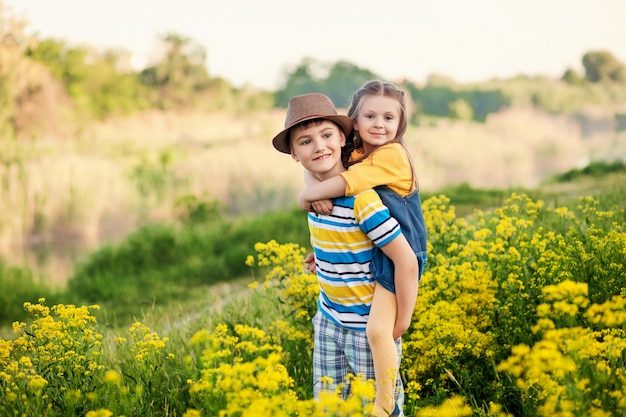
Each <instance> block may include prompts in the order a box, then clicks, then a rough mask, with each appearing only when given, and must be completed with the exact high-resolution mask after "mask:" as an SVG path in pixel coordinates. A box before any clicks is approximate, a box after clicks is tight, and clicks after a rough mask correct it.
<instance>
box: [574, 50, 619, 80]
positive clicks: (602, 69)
mask: <svg viewBox="0 0 626 417" xmlns="http://www.w3.org/2000/svg"><path fill="white" fill-rule="evenodd" d="M582 63H583V67H585V78H586V79H587V80H588V81H591V82H592V83H597V82H605V81H616V82H626V67H625V66H624V64H622V63H621V62H619V61H618V60H617V58H615V56H614V55H613V54H612V53H610V52H608V51H590V52H587V53H586V54H585V55H583V59H582Z"/></svg>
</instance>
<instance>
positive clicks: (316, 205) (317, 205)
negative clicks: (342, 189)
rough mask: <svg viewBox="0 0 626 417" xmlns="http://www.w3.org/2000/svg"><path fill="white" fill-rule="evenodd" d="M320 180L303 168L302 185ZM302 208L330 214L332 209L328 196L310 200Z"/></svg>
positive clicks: (317, 182)
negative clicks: (306, 205)
mask: <svg viewBox="0 0 626 417" xmlns="http://www.w3.org/2000/svg"><path fill="white" fill-rule="evenodd" d="M319 183H320V180H319V179H317V177H315V175H313V174H311V172H310V171H309V170H307V169H305V170H304V185H305V187H306V186H309V185H314V184H319ZM302 209H303V210H306V211H314V212H315V213H318V214H330V213H331V212H332V211H333V202H332V200H331V199H330V198H326V199H324V200H319V201H312V202H311V204H310V205H309V206H308V207H302Z"/></svg>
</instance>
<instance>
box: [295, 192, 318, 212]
mask: <svg viewBox="0 0 626 417" xmlns="http://www.w3.org/2000/svg"><path fill="white" fill-rule="evenodd" d="M303 194H304V192H301V193H300V194H299V195H298V206H299V207H300V208H301V209H302V210H304V211H315V210H313V205H312V204H311V202H310V201H309V200H307V199H306V198H304V195H303Z"/></svg>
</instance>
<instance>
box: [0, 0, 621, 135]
mask: <svg viewBox="0 0 626 417" xmlns="http://www.w3.org/2000/svg"><path fill="white" fill-rule="evenodd" d="M26 27H27V23H26V22H24V21H22V20H19V19H16V18H15V17H14V16H12V15H11V14H10V10H9V9H8V8H7V7H5V6H3V4H2V3H1V2H0V52H1V53H0V135H1V136H5V137H6V136H15V135H19V133H20V132H22V131H24V130H26V131H27V132H28V133H29V134H30V135H36V134H41V133H43V132H44V131H45V130H46V129H48V128H50V126H53V125H54V123H55V122H56V123H57V124H60V123H61V124H62V123H64V122H76V121H89V120H102V119H106V118H107V117H110V116H113V115H127V114H131V113H134V112H138V111H142V110H146V109H158V110H163V111H173V110H174V111H180V110H190V109H193V110H200V111H207V112H210V111H216V110H220V111H234V112H239V113H245V112H250V111H262V110H267V109H270V108H273V107H282V108H284V107H286V106H287V103H288V100H289V98H290V97H292V96H294V95H298V94H304V93H307V92H313V91H315V92H321V93H325V94H327V95H328V96H329V97H330V98H331V99H332V100H333V101H334V102H335V103H336V105H337V106H338V107H347V106H348V105H349V100H350V98H351V96H352V93H353V92H354V91H355V90H356V89H357V88H358V87H360V86H361V85H362V84H363V83H364V82H365V81H367V80H369V79H373V78H381V77H380V76H379V75H378V74H376V73H374V72H372V71H370V70H368V69H366V68H362V67H359V66H357V65H355V64H353V63H350V62H347V61H338V62H334V63H322V62H319V61H316V60H314V59H312V58H304V59H303V60H302V61H301V62H299V63H297V64H296V65H295V66H293V67H292V68H287V69H285V70H284V73H283V74H282V79H283V81H282V83H281V85H280V86H279V88H278V89H277V90H276V91H263V90H259V89H255V88H252V87H251V86H244V87H240V88H237V87H234V86H232V85H231V84H230V83H229V82H228V81H226V80H224V79H222V78H218V77H211V75H210V71H209V70H210V69H209V68H207V66H206V55H207V52H206V49H205V48H204V47H203V46H202V45H200V44H198V43H197V42H195V41H194V40H193V39H190V38H188V37H185V36H182V35H180V34H176V33H168V34H165V35H162V36H160V37H159V38H158V39H157V41H158V43H159V45H160V46H161V49H162V51H163V53H162V54H161V57H160V58H159V59H157V60H156V61H154V62H152V63H150V64H149V65H148V66H146V67H144V68H141V69H136V68H134V67H133V66H132V55H131V54H130V53H129V52H128V51H123V50H105V51H99V50H94V49H93V48H89V47H86V46H75V45H70V44H68V43H66V42H64V41H62V40H58V39H39V38H38V37H37V36H32V35H27V33H26V30H25V28H26ZM582 65H583V68H584V74H578V73H577V72H576V71H575V70H573V69H567V70H566V71H565V72H564V74H563V76H562V77H561V79H560V80H546V79H545V77H533V78H529V77H525V76H519V77H516V78H514V79H511V80H505V81H506V82H503V80H490V81H486V82H483V83H478V84H473V85H459V84H457V83H455V82H454V80H452V79H450V78H448V77H445V76H441V75H437V74H432V75H431V76H430V77H429V78H428V80H427V82H426V83H425V84H423V85H418V84H416V83H414V82H412V81H410V80H393V81H395V82H396V83H398V84H400V85H401V86H402V87H403V88H404V89H405V90H406V91H407V92H408V93H409V95H410V101H411V103H412V109H413V115H412V122H414V123H416V122H417V120H418V119H419V117H420V116H433V117H451V118H458V119H466V120H474V121H478V122H481V121H484V120H485V119H486V117H487V116H488V115H489V114H490V113H493V112H496V111H498V110H500V109H502V108H505V107H508V106H511V105H516V104H527V103H529V104H530V105H532V106H535V107H540V108H543V109H545V110H547V111H551V112H567V111H572V110H573V109H572V106H576V103H577V102H579V101H584V100H586V98H585V97H582V95H584V93H585V91H586V90H584V89H588V88H589V86H590V85H597V86H601V87H594V88H595V90H599V91H601V92H600V93H598V92H597V91H596V92H595V93H594V94H592V95H591V96H592V99H593V100H596V101H601V102H602V101H611V100H613V101H620V100H622V101H623V100H624V98H625V97H626V87H625V85H626V66H625V65H624V64H623V63H621V62H619V60H617V58H615V56H614V55H613V54H611V53H610V52H608V51H590V52H588V53H586V54H585V55H584V56H583V57H582ZM547 83H549V84H550V87H549V88H548V89H547V90H546V84H547ZM555 83H561V87H557V86H556V84H555ZM521 84H523V85H524V87H523V88H519V85H521ZM516 85H517V86H516ZM563 86H565V89H564V87H563ZM616 86H619V87H618V88H617V90H616V88H615V87H616ZM568 88H569V89H568ZM572 88H577V89H578V90H572ZM581 89H583V90H581ZM520 90H521V91H520ZM563 91H566V93H564V92H563ZM573 91H578V92H577V93H573ZM573 96H576V97H578V98H575V99H573V98H572V97H573ZM579 96H580V97H579ZM46 118H48V119H52V120H47V121H46ZM29 129H30V130H29ZM33 129H35V130H33ZM37 129H38V130H37Z"/></svg>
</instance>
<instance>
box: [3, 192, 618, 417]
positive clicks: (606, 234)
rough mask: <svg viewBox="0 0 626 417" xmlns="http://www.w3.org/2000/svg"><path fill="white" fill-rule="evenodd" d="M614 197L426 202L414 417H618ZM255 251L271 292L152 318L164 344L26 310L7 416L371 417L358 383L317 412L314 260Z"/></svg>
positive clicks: (83, 317) (300, 252)
mask: <svg viewBox="0 0 626 417" xmlns="http://www.w3.org/2000/svg"><path fill="white" fill-rule="evenodd" d="M617 192H618V193H619V195H620V196H621V197H622V198H621V199H620V198H618V199H611V200H607V199H604V198H603V195H598V196H596V197H581V198H578V199H575V201H571V202H570V204H568V206H567V207H565V206H563V207H557V208H550V207H547V206H546V204H544V203H543V202H542V201H541V200H533V199H530V198H529V197H527V196H525V195H522V194H515V193H514V194H512V195H511V196H510V198H509V199H508V200H507V201H506V202H504V204H502V205H501V206H499V207H497V208H496V209H495V210H492V211H489V212H479V213H476V214H475V215H474V216H470V217H466V218H458V217H456V215H455V209H454V207H453V206H451V205H450V202H449V200H448V199H447V198H446V197H445V196H443V195H440V196H433V197H430V198H428V199H427V200H425V201H424V208H425V210H424V213H425V219H426V223H427V227H428V231H429V264H428V266H427V269H426V270H425V273H424V275H423V277H422V281H421V283H420V295H419V297H418V301H417V305H416V309H415V312H414V316H413V324H412V326H411V328H410V329H409V330H408V332H407V333H406V334H405V335H404V337H403V361H402V367H401V373H402V376H403V379H404V381H405V392H406V402H405V406H404V412H405V414H406V415H407V416H416V417H420V416H421V417H425V416H433V415H441V416H447V415H454V416H465V417H469V416H472V415H473V416H493V417H504V416H509V415H515V416H520V417H552V416H573V417H585V416H591V415H598V416H609V415H616V416H620V415H624V413H625V412H626V406H625V403H624V398H625V393H624V389H623V388H624V386H626V378H625V376H624V373H623V372H621V370H623V369H624V367H625V366H626V364H625V358H626V355H625V353H626V335H625V334H624V326H626V315H625V314H624V311H626V299H625V297H624V295H625V294H626V269H625V265H626V252H624V245H625V244H626V241H625V238H626V235H625V233H624V232H625V230H624V227H625V225H626V222H625V220H626V210H625V209H624V207H623V205H622V204H621V202H622V201H623V196H624V193H626V189H625V188H624V185H623V184H622V186H621V188H619V190H617ZM298 213H299V215H300V217H301V215H302V213H300V212H299V211H298ZM171 243H172V242H171V241H170V239H164V244H165V246H167V245H169V244H171ZM254 251H255V252H256V253H257V256H256V257H255V256H252V255H250V253H252V251H250V252H249V256H248V257H247V258H246V264H247V265H248V266H258V267H259V268H260V271H261V272H262V274H263V278H262V283H261V284H262V285H261V284H259V283H256V284H257V285H250V286H248V288H247V289H245V288H243V287H233V288H230V287H229V288H228V289H227V290H226V291H225V292H224V293H223V294H221V295H222V296H223V297H222V298H220V299H219V300H220V301H222V302H223V303H224V304H223V305H212V304H211V303H212V302H213V301H208V302H207V301H206V298H207V297H206V295H205V296H204V297H203V298H202V299H203V300H204V301H203V303H201V304H199V305H198V304H195V303H194V302H193V301H192V300H188V299H186V300H184V302H183V303H181V304H182V305H185V306H186V307H185V308H186V309H187V310H186V313H184V314H181V315H180V316H176V315H174V314H173V313H172V310H173V309H172V308H169V307H168V308H167V309H161V310H158V311H154V313H155V314H154V316H153V317H151V318H148V320H152V321H155V322H157V323H159V327H158V331H156V330H153V329H152V328H151V327H148V326H146V325H145V324H143V323H141V322H134V323H133V324H132V325H130V327H129V328H127V329H118V328H110V327H106V326H101V325H96V319H95V316H92V315H91V314H90V310H97V306H91V307H84V306H83V307H78V308H77V307H75V306H73V305H55V306H53V307H52V308H48V307H47V306H46V305H45V303H44V300H39V301H38V304H32V303H26V304H25V308H26V309H27V311H28V312H29V314H30V315H31V318H32V320H30V321H29V323H16V324H15V325H14V329H15V332H16V334H17V336H16V338H15V339H13V340H4V339H1V338H0V384H2V385H3V390H0V412H1V413H3V415H4V414H6V415H67V416H69V415H85V416H86V417H104V416H113V415H129V416H130V415H141V416H155V417H156V416H173V415H176V416H186V417H199V416H202V415H222V414H223V415H225V416H226V415H232V416H235V415H256V414H258V413H263V415H285V416H296V415H307V416H312V417H318V416H319V417H321V416H330V417H332V416H346V415H355V416H356V415H363V412H364V409H363V408H364V407H363V404H364V403H363V401H364V400H368V399H369V400H371V399H372V398H373V395H374V392H373V390H372V388H373V387H372V385H371V381H369V383H368V382H367V381H362V383H361V382H360V381H358V380H354V381H352V382H353V392H352V394H353V397H351V398H348V399H347V400H341V399H339V398H338V396H337V395H335V394H332V393H331V394H329V395H328V396H325V397H323V398H322V399H321V400H320V401H312V400H311V394H312V389H311V351H312V336H313V333H312V325H311V322H310V315H311V314H312V311H314V309H315V300H316V297H317V295H318V293H317V290H318V287H317V285H315V281H316V278H315V277H314V276H313V275H312V274H309V273H306V272H304V271H303V269H302V262H303V256H304V254H305V252H306V249H304V248H302V247H300V246H299V245H297V244H292V243H286V244H278V243H277V242H276V241H275V240H269V241H267V243H260V242H257V244H255V245H254ZM148 252H150V251H148ZM242 290H243V291H242ZM215 295H216V297H219V296H220V294H215ZM215 299H218V298H214V300H215ZM217 304H219V303H217ZM168 316H169V317H170V319H169V320H168V319H167V317H168ZM181 316H182V317H181ZM105 324H106V323H105ZM153 327H154V326H153ZM366 415H367V414H366Z"/></svg>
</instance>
